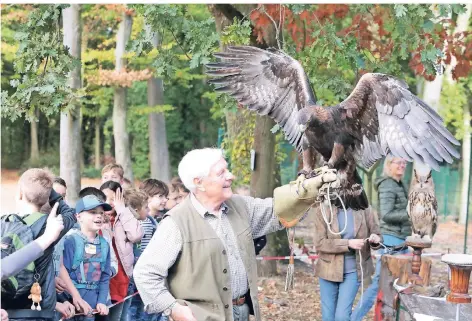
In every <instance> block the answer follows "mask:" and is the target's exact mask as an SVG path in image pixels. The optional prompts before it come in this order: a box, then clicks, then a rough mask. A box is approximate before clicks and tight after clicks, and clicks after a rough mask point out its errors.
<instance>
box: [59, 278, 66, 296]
mask: <svg viewBox="0 0 472 321" xmlns="http://www.w3.org/2000/svg"><path fill="white" fill-rule="evenodd" d="M65 290H67V287H66V283H65V282H64V281H63V280H62V279H61V278H60V277H56V292H57V293H62V292H64V291H65Z"/></svg>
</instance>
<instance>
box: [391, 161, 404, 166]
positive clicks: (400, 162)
mask: <svg viewBox="0 0 472 321" xmlns="http://www.w3.org/2000/svg"><path fill="white" fill-rule="evenodd" d="M392 164H395V165H398V166H406V162H405V161H393V162H392Z"/></svg>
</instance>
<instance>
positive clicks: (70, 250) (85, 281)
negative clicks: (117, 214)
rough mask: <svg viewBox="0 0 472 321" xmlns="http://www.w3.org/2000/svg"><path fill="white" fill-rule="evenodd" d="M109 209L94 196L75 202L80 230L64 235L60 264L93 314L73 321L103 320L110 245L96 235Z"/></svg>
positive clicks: (106, 313) (107, 287) (108, 279)
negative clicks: (61, 261) (94, 314)
mask: <svg viewBox="0 0 472 321" xmlns="http://www.w3.org/2000/svg"><path fill="white" fill-rule="evenodd" d="M111 209H112V208H111V206H110V205H109V204H107V203H104V202H102V201H100V200H99V199H98V198H97V197H96V196H94V195H87V196H85V197H83V198H81V199H79V200H78V201H77V204H76V208H75V210H76V213H77V221H78V222H79V224H80V231H78V232H77V233H73V234H70V235H68V236H66V239H65V241H64V255H63V264H64V267H65V268H66V269H67V272H68V274H69V276H70V279H71V280H72V282H73V283H74V286H75V288H76V289H77V290H78V292H79V294H80V296H81V297H82V299H83V300H84V301H86V302H87V303H88V304H89V305H90V307H92V308H93V309H95V310H96V311H97V314H98V315H97V316H96V317H94V316H93V315H91V314H88V315H87V316H76V317H75V320H81V321H82V320H87V321H91V320H104V317H103V316H105V315H108V308H107V306H106V302H107V297H108V293H109V286H110V246H109V244H108V242H107V241H106V240H105V239H104V238H103V237H102V236H100V235H99V233H98V232H99V230H100V229H101V228H102V225H103V223H104V220H105V215H104V213H105V211H110V210H111Z"/></svg>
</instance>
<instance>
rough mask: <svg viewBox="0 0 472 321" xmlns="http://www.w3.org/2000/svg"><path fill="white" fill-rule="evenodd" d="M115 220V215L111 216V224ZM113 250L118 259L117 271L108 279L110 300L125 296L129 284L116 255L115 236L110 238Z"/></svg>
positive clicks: (118, 258)
mask: <svg viewBox="0 0 472 321" xmlns="http://www.w3.org/2000/svg"><path fill="white" fill-rule="evenodd" d="M114 222H115V217H114V216H112V217H111V219H110V223H111V226H113V223H114ZM112 244H113V250H114V251H115V255H116V258H117V260H118V273H117V274H116V276H115V277H114V278H112V279H111V280H110V297H111V300H112V301H116V302H118V301H121V300H123V299H124V298H125V297H126V294H127V293H128V285H129V278H128V276H127V275H126V273H125V270H124V269H123V265H122V264H121V259H120V256H119V255H118V251H117V250H116V245H115V238H113V240H112Z"/></svg>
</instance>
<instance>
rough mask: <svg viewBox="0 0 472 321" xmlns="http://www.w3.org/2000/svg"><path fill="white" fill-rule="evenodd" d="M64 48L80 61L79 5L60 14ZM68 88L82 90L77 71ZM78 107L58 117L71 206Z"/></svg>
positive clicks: (75, 188)
mask: <svg viewBox="0 0 472 321" xmlns="http://www.w3.org/2000/svg"><path fill="white" fill-rule="evenodd" d="M62 21H63V29H64V45H65V46H67V47H68V48H69V50H70V54H71V55H72V56H73V57H75V58H78V59H80V58H81V56H80V53H81V33H82V32H81V18H80V5H79V4H71V5H70V7H69V8H66V9H64V11H63V19H62ZM70 85H71V88H73V89H78V88H80V87H81V86H82V80H81V67H80V66H79V67H77V68H75V69H74V70H73V71H71V74H70ZM80 141H81V137H80V105H76V106H74V107H73V108H72V109H70V111H69V112H67V113H62V114H61V136H60V151H61V152H60V176H61V177H62V178H63V179H64V180H65V181H66V184H67V201H68V203H69V204H70V205H73V204H74V203H75V202H76V200H77V198H78V196H79V191H80V157H81V155H80Z"/></svg>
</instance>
